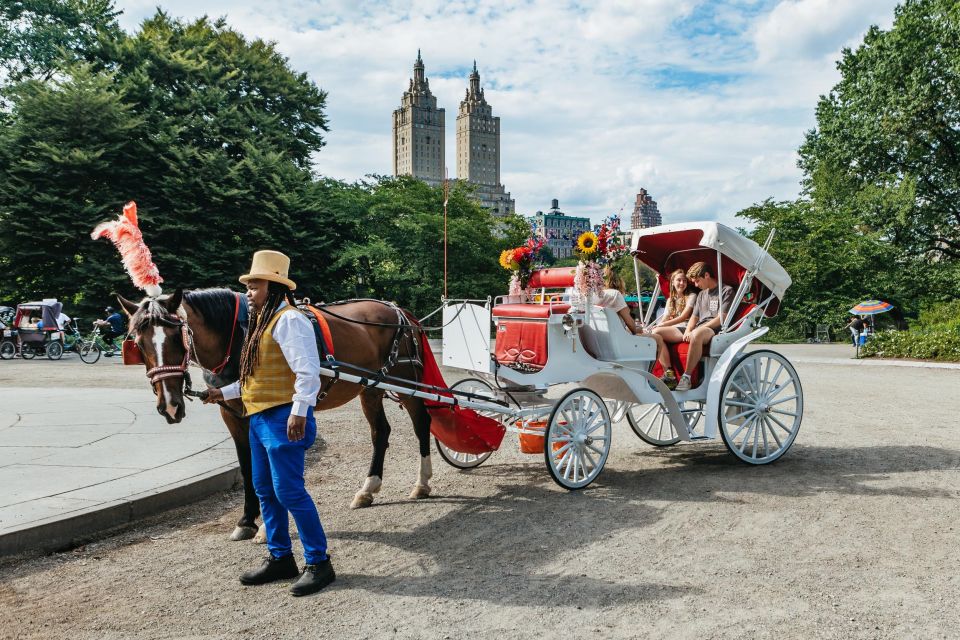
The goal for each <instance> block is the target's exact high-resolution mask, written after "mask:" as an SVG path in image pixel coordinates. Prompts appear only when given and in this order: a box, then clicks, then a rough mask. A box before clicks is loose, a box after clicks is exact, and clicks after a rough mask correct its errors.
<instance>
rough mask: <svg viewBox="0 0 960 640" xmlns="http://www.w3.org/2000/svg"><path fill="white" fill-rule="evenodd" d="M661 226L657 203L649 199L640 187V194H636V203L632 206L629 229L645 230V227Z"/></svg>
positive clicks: (645, 191) (661, 221)
mask: <svg viewBox="0 0 960 640" xmlns="http://www.w3.org/2000/svg"><path fill="white" fill-rule="evenodd" d="M661 224H663V220H661V218H660V209H659V207H657V201H656V200H654V199H653V198H651V197H650V194H649V193H647V190H646V189H644V188H643V187H641V188H640V193H638V194H637V202H636V203H635V204H634V205H633V215H632V216H631V217H630V228H631V229H646V228H647V227H659V226H660V225H661Z"/></svg>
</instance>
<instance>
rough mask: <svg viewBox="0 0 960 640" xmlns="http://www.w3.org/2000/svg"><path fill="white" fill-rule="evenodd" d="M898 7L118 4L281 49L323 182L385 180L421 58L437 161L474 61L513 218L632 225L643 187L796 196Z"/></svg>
mask: <svg viewBox="0 0 960 640" xmlns="http://www.w3.org/2000/svg"><path fill="white" fill-rule="evenodd" d="M896 4H897V2H896V1H895V0H717V1H702V0H701V1H697V0H606V1H603V2H575V1H560V0H552V1H549V0H528V1H506V0H489V1H486V2H472V1H469V0H418V1H416V2H412V1H406V2H400V1H392V0H381V1H371V2H363V1H358V0H328V1H316V0H256V1H255V2H254V1H250V0H165V1H164V0H116V7H117V8H118V9H120V10H122V11H123V15H121V16H120V23H121V25H122V26H123V27H124V28H125V29H126V30H128V31H131V32H132V31H135V30H136V29H137V28H138V26H139V24H140V23H141V22H142V21H143V20H144V19H145V18H147V17H149V16H150V15H152V14H153V13H154V12H155V11H156V8H157V6H158V5H159V6H160V7H161V8H162V9H163V10H164V11H166V12H167V13H168V14H170V15H171V16H174V17H178V18H184V19H195V18H198V17H201V16H203V15H207V16H210V17H211V18H217V17H225V18H226V19H227V22H228V24H229V25H230V26H231V27H233V28H234V29H237V30H238V31H240V32H241V33H243V34H244V35H245V36H247V37H249V38H261V39H264V40H269V41H273V42H275V43H276V45H277V48H278V50H279V51H280V52H281V53H282V54H284V55H285V56H287V57H288V58H289V60H290V64H291V66H292V67H293V68H294V69H295V70H297V71H300V72H305V73H307V74H308V76H309V77H310V79H311V80H313V82H315V83H316V84H317V85H318V86H319V87H320V88H322V89H323V90H325V91H327V93H328V99H327V107H328V115H329V119H330V128H331V130H330V132H329V134H327V136H326V141H327V145H326V146H325V147H324V148H323V149H322V150H321V152H320V153H319V154H318V155H317V156H316V158H315V169H316V170H317V171H318V172H319V173H321V174H323V175H326V176H330V177H334V178H339V179H343V180H348V181H353V180H357V179H360V178H362V177H363V176H365V175H368V174H383V175H388V174H390V173H392V163H391V154H392V141H391V138H392V131H391V126H392V112H393V110H394V109H396V108H397V107H398V106H399V105H400V99H401V96H402V94H403V91H404V90H405V89H406V88H407V86H408V83H409V79H410V77H411V76H412V75H413V63H414V60H415V59H416V55H417V49H420V50H421V51H422V56H423V60H424V64H425V66H426V74H427V77H428V79H429V80H430V87H431V89H432V90H433V93H434V95H435V96H436V97H437V101H438V103H439V106H441V107H444V108H445V109H446V123H447V126H446V163H447V166H448V171H449V174H450V175H451V176H454V175H455V174H456V155H455V145H456V134H455V122H456V114H457V109H458V106H459V103H460V100H461V99H462V98H463V94H464V91H465V90H466V87H467V84H468V78H467V76H468V75H469V73H470V69H471V67H472V64H473V61H474V60H476V61H477V67H478V70H479V72H480V81H481V85H482V86H483V87H484V88H485V94H486V98H487V101H488V102H489V103H490V105H491V106H492V107H493V111H494V115H496V116H499V117H500V129H501V158H500V163H501V181H502V182H503V184H504V185H505V186H506V188H507V190H508V191H510V192H511V193H512V195H513V197H514V198H515V199H516V204H517V212H518V213H521V214H523V215H532V214H533V213H535V212H536V211H537V210H547V209H548V208H549V207H550V200H551V199H552V198H557V199H559V201H560V208H561V209H562V210H563V211H564V212H566V213H567V214H570V215H581V216H589V217H591V218H592V219H593V220H594V222H599V221H600V220H601V219H602V218H603V217H604V216H607V215H610V214H613V213H621V214H622V215H623V216H624V217H625V219H626V222H627V223H629V216H630V214H631V213H632V211H633V202H634V200H635V198H636V193H637V191H638V190H639V189H640V188H641V187H643V188H646V189H647V191H648V192H649V193H650V195H651V196H652V197H653V198H654V199H655V200H657V202H658V204H659V208H660V213H661V215H662V217H663V221H664V223H670V222H684V221H691V220H719V221H721V222H725V223H727V224H737V225H740V226H742V225H743V221H739V220H738V219H736V218H735V217H734V215H735V214H736V212H737V211H739V210H741V209H743V208H745V207H748V206H750V205H751V204H754V203H756V202H761V201H763V200H765V199H766V198H774V199H776V200H784V199H793V198H796V197H797V196H798V195H799V192H800V179H801V172H800V170H799V169H798V168H797V156H796V150H797V148H798V146H799V145H800V143H801V142H802V141H803V136H804V133H805V132H806V131H808V130H809V129H811V128H812V127H813V126H814V125H815V118H814V110H815V107H816V104H817V100H818V98H819V96H820V95H823V94H825V93H828V92H829V91H830V88H831V87H832V86H833V85H834V84H836V83H837V82H838V81H839V79H840V76H839V72H838V71H837V70H836V61H837V60H838V59H839V57H840V52H841V49H842V48H843V47H855V46H857V44H858V43H859V42H860V41H861V40H862V38H863V35H864V34H865V33H866V30H867V29H868V28H869V27H870V25H878V26H879V27H881V28H883V29H888V28H890V25H891V24H892V21H893V13H894V7H895V6H896Z"/></svg>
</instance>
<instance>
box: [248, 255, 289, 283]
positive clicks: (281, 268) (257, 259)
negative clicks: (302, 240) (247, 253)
mask: <svg viewBox="0 0 960 640" xmlns="http://www.w3.org/2000/svg"><path fill="white" fill-rule="evenodd" d="M289 272H290V258H288V257H287V256H285V255H283V254H282V253H280V252H279V251H257V252H256V253H255V254H253V264H252V265H250V273H248V274H247V275H245V276H240V282H242V283H243V284H247V283H248V282H249V281H251V280H269V281H270V282H279V283H280V284H284V285H287V286H288V287H289V288H290V290H291V291H293V290H295V289H296V288H297V284H296V283H295V282H294V281H293V280H291V279H290V278H288V277H287V275H288V274H289Z"/></svg>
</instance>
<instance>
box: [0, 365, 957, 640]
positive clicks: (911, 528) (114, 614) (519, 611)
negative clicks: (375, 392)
mask: <svg viewBox="0 0 960 640" xmlns="http://www.w3.org/2000/svg"><path fill="white" fill-rule="evenodd" d="M5 364H6V363H0V383H4V384H6V383H8V382H5V380H7V381H8V380H9V378H4V377H3V376H4V375H5V373H4V371H5V369H4V365H5ZM26 364H29V363H26ZM109 366H110V365H104V368H103V373H102V374H100V373H99V372H98V375H102V376H105V377H103V378H102V379H101V382H102V383H104V384H110V382H109V381H110V380H113V379H114V378H111V377H110V376H119V377H118V378H116V380H118V382H117V383H116V384H123V383H124V382H125V381H126V380H127V379H126V378H124V377H123V376H126V375H128V374H127V373H125V371H126V370H124V369H123V368H122V367H112V368H111V369H108V368H107V367H109ZM131 369H132V368H131ZM797 369H798V370H799V373H800V375H801V378H802V381H803V385H804V390H805V392H806V415H805V418H804V423H803V428H802V429H801V432H800V435H799V437H798V440H797V444H796V445H795V446H794V448H793V449H792V450H791V451H790V453H788V454H787V456H786V457H785V458H783V459H782V460H781V461H779V462H777V463H776V464H774V465H772V466H770V467H764V468H751V467H746V466H743V465H741V464H739V463H737V462H736V461H734V459H733V458H732V456H730V455H729V454H727V453H726V452H725V450H724V448H723V445H722V444H720V443H707V444H693V445H680V446H676V447H672V448H667V449H662V450H658V449H654V448H652V447H649V446H647V445H645V444H643V443H642V442H640V441H639V440H638V439H637V438H636V437H635V436H633V434H632V433H631V432H630V431H629V429H628V428H627V427H626V424H625V423H621V424H620V425H617V426H616V427H615V431H614V446H613V452H612V454H611V456H610V459H609V460H608V462H607V466H606V468H605V470H604V472H603V474H602V475H601V476H600V478H599V480H598V481H597V482H595V483H594V484H593V485H592V486H591V487H590V488H589V489H588V490H586V491H583V492H578V493H568V492H566V491H563V490H561V489H560V488H559V487H557V486H556V485H554V484H553V482H552V481H551V480H550V479H549V476H548V474H547V473H546V471H545V469H544V468H543V461H542V458H541V457H538V456H524V455H521V454H520V453H518V452H517V451H516V444H515V441H513V440H510V439H509V438H511V436H509V435H508V440H507V441H505V443H504V446H503V448H502V450H501V451H499V452H497V453H496V454H494V456H493V457H492V458H491V459H490V461H488V462H487V463H486V464H485V465H484V466H482V467H480V468H479V469H476V470H474V471H472V472H469V473H462V472H458V471H456V470H454V469H452V468H450V467H447V466H446V465H445V464H444V463H443V462H442V461H441V460H440V459H439V457H437V456H435V457H434V469H435V475H434V480H433V486H434V492H435V497H433V498H432V499H430V500H424V501H420V502H411V501H409V500H407V499H406V495H407V493H408V492H409V490H410V489H411V487H412V485H413V481H414V479H415V475H416V453H415V442H414V437H413V433H412V429H411V427H410V423H409V421H408V420H407V419H406V416H405V415H404V414H402V413H401V412H400V411H399V410H398V409H397V408H396V407H395V406H391V407H389V409H388V415H389V417H390V420H391V423H392V424H393V426H394V435H393V439H392V445H393V446H392V447H391V449H390V451H389V454H388V460H387V471H386V479H385V484H384V490H383V492H382V493H381V494H379V496H378V497H377V502H376V503H375V506H374V507H372V508H370V509H366V510H361V511H351V510H350V509H349V508H348V505H349V502H350V499H351V497H352V495H353V493H354V491H355V490H356V489H357V488H358V486H359V483H360V481H361V479H362V477H363V476H364V475H365V470H366V467H367V463H368V456H369V444H368V438H369V436H368V434H367V433H366V427H365V425H364V423H363V421H362V418H360V415H359V410H358V408H357V405H356V404H351V405H348V406H347V407H346V408H344V409H342V410H338V411H332V412H328V413H326V414H321V415H320V416H319V417H320V420H319V421H318V422H319V423H320V425H321V433H322V435H323V437H324V438H325V440H326V446H325V448H324V449H323V450H321V451H314V452H313V455H312V463H311V464H310V466H309V470H308V486H309V487H310V489H311V491H312V493H313V495H314V496H315V498H316V500H317V502H318V504H319V508H320V514H321V518H322V520H323V522H324V525H325V527H326V529H327V533H328V536H329V537H330V545H331V546H330V548H331V554H332V556H333V559H334V563H335V567H336V569H337V573H338V580H337V582H336V583H335V584H334V585H333V586H332V587H331V588H329V589H328V590H326V591H324V592H322V593H320V594H318V595H316V596H313V597H308V598H303V599H293V598H291V597H290V596H289V595H288V594H287V592H286V588H287V585H286V584H274V585H269V586H265V587H259V588H243V587H241V585H240V584H239V582H238V581H237V576H238V574H239V573H240V572H241V571H243V570H245V569H247V568H250V567H252V566H254V565H257V564H259V561H260V559H261V557H262V556H263V554H264V553H265V551H264V548H263V547H261V546H255V545H252V544H250V543H232V542H229V541H228V540H227V535H228V533H229V532H230V529H231V526H232V523H233V522H234V521H235V520H236V518H237V517H238V516H239V507H240V500H239V494H238V493H231V494H226V495H221V496H216V497H214V498H211V499H208V500H206V501H205V502H203V503H200V504H195V505H191V506H187V507H184V508H182V509H180V510H178V511H176V512H172V513H167V514H164V515H163V516H159V517H157V518H154V519H153V520H151V521H150V522H147V523H142V524H141V525H139V526H138V527H137V528H136V529H135V530H129V531H126V532H123V533H121V534H119V535H116V536H114V537H110V538H107V539H104V540H102V541H100V542H97V543H94V544H89V545H87V546H86V547H84V548H82V549H77V550H75V551H73V552H68V553H62V554H55V555H52V556H47V557H43V558H34V559H13V560H7V561H5V562H3V563H2V564H0V637H3V638H22V639H27V638H43V639H45V640H46V639H50V638H71V639H76V640H82V639H85V638H90V639H94V638H96V639H97V640H101V639H110V638H118V639H119V638H231V639H232V638H238V637H240V638H242V637H251V638H274V637H276V638H301V637H302V638H319V637H328V638H384V637H387V638H394V637H396V638H464V637H497V638H532V637H537V638H541V637H566V636H575V637H579V638H584V637H586V638H637V637H641V638H645V637H650V638H662V637H670V638H727V637H733V638H736V637H742V638H778V639H781V638H813V637H818V638H819V637H824V638H905V637H923V638H939V637H943V638H947V637H956V636H957V629H958V628H960V609H958V607H957V604H956V603H957V602H958V600H960V577H958V574H957V570H956V568H957V566H958V561H960V551H958V549H957V543H958V542H960V511H958V508H957V500H958V498H960V474H958V470H960V443H958V438H957V436H958V431H957V430H958V419H957V416H958V415H960V372H954V371H930V370H905V369H893V368H889V369H885V368H870V369H869V370H868V369H864V368H858V367H844V366H830V365H811V364H806V365H804V364H801V365H798V366H797ZM7 371H9V370H7ZM40 371H41V370H40V369H39V368H38V369H35V370H34V372H40ZM88 373H90V375H92V373H91V372H88ZM138 373H140V372H138ZM24 375H26V374H24V373H23V371H20V372H19V374H18V378H22V377H23V376H24ZM51 375H52V374H51ZM58 375H59V374H58ZM87 380H89V378H87ZM74 383H76V381H75V382H74ZM138 384H142V381H139V382H138ZM124 386H125V384H124ZM144 393H148V391H147V389H146V387H145V388H144ZM188 410H189V409H188Z"/></svg>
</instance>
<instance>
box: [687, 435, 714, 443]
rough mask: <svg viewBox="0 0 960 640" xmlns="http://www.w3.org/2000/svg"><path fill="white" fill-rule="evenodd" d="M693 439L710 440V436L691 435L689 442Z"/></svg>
mask: <svg viewBox="0 0 960 640" xmlns="http://www.w3.org/2000/svg"><path fill="white" fill-rule="evenodd" d="M695 440H712V438H711V437H710V436H701V435H691V436H690V442H693V441H695Z"/></svg>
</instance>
